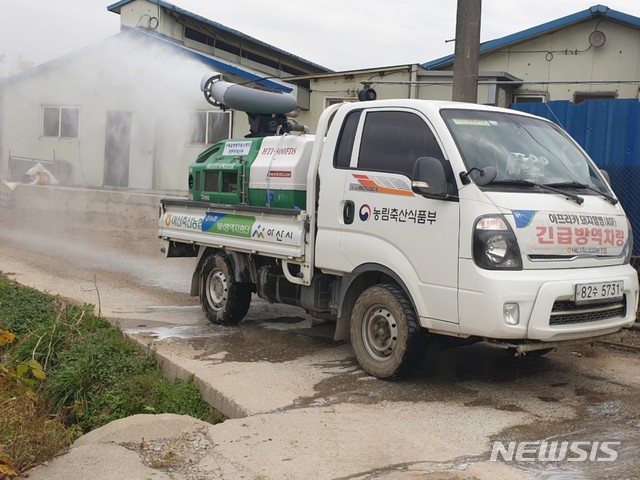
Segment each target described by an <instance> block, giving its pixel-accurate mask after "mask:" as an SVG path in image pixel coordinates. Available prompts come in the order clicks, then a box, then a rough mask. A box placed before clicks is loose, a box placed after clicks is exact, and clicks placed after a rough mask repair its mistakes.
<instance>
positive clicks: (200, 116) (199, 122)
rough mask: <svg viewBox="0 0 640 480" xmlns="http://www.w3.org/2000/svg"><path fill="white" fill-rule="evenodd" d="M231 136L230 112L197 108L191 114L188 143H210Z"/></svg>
mask: <svg viewBox="0 0 640 480" xmlns="http://www.w3.org/2000/svg"><path fill="white" fill-rule="evenodd" d="M230 137H231V112H222V111H205V110H199V111H197V112H193V114H191V121H190V122H189V144H190V145H212V144H214V143H216V142H219V141H220V140H224V139H225V138H230Z"/></svg>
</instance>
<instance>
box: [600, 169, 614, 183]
mask: <svg viewBox="0 0 640 480" xmlns="http://www.w3.org/2000/svg"><path fill="white" fill-rule="evenodd" d="M600 174H601V175H602V176H603V177H604V179H605V180H606V181H607V183H608V184H609V186H611V178H610V177H609V172H607V171H606V170H602V169H600Z"/></svg>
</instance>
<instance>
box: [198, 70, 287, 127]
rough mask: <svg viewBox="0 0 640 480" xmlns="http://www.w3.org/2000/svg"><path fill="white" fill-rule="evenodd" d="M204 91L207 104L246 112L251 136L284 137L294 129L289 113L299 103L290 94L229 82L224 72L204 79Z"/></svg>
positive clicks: (202, 82) (202, 86) (201, 84)
mask: <svg viewBox="0 0 640 480" xmlns="http://www.w3.org/2000/svg"><path fill="white" fill-rule="evenodd" d="M200 90H202V91H203V92H204V98H205V99H206V100H207V102H209V103H210V104H211V105H213V106H215V107H219V108H221V109H223V110H226V109H229V108H232V109H234V110H239V111H242V112H246V114H247V115H248V117H249V126H250V130H251V133H250V134H249V135H247V137H268V136H271V135H282V134H284V133H289V132H290V131H291V130H293V129H294V127H293V125H292V124H291V123H290V122H289V121H288V120H287V117H286V116H285V113H287V112H291V111H293V110H295V109H296V107H297V105H298V102H297V100H296V98H295V97H294V96H293V95H291V94H289V93H282V92H268V91H265V90H257V89H255V88H250V87H245V86H243V85H238V84H236V83H231V82H226V81H224V80H223V79H222V74H221V73H215V74H213V75H205V76H204V77H202V80H201V82H200Z"/></svg>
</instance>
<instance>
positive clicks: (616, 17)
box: [422, 5, 640, 70]
mask: <svg viewBox="0 0 640 480" xmlns="http://www.w3.org/2000/svg"><path fill="white" fill-rule="evenodd" d="M603 17H604V18H607V19H609V20H613V21H615V22H618V23H623V24H625V25H629V26H631V27H634V28H640V18H638V17H634V16H633V15H628V14H626V13H622V12H618V11H616V10H611V9H610V8H609V7H607V6H606V5H594V6H593V7H591V8H588V9H586V10H582V11H580V12H577V13H574V14H571V15H567V16H566V17H561V18H558V19H556V20H552V21H550V22H547V23H543V24H541V25H537V26H535V27H531V28H528V29H526V30H522V31H521V32H517V33H513V34H511V35H507V36H506V37H502V38H497V39H495V40H489V41H487V42H483V43H481V44H480V55H484V54H487V53H490V52H493V51H496V50H499V49H502V48H505V47H508V46H510V45H514V44H516V43H520V42H523V41H525V40H530V39H532V38H535V37H538V36H540V35H544V34H547V33H552V32H555V31H557V30H560V29H562V28H565V27H568V26H570V25H574V24H576V23H580V22H584V21H585V20H590V19H593V18H603ZM453 58H454V56H453V55H447V56H445V57H440V58H437V59H435V60H431V61H430V62H427V63H423V64H422V67H423V68H424V69H426V70H439V69H441V68H444V67H448V66H449V65H451V64H453Z"/></svg>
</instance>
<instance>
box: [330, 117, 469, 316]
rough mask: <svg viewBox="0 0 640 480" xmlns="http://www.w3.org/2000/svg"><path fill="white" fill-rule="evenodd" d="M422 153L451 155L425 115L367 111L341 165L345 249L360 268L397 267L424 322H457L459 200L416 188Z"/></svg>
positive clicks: (438, 156)
mask: <svg viewBox="0 0 640 480" xmlns="http://www.w3.org/2000/svg"><path fill="white" fill-rule="evenodd" d="M420 157H435V158H439V159H441V160H442V159H445V155H444V153H443V151H442V148H441V147H440V144H439V142H438V140H437V138H436V136H435V135H434V133H433V129H432V128H431V126H430V125H429V123H428V121H427V119H426V117H425V116H424V115H423V114H421V113H420V112H418V111H416V110H412V109H399V108H393V109H388V108H371V109H364V110H363V111H362V113H361V114H360V115H359V118H358V129H357V133H356V136H355V141H354V146H353V151H352V154H351V155H350V158H349V166H348V167H346V166H345V167H343V171H344V173H345V176H346V178H345V182H344V194H343V199H342V201H343V205H344V207H343V218H342V220H343V222H342V235H341V240H340V250H341V253H342V256H343V257H344V258H345V259H347V260H348V262H349V263H350V264H351V265H353V266H354V267H355V268H362V269H367V268H376V265H382V266H384V267H386V268H388V269H390V270H391V271H393V272H395V274H396V275H397V276H398V277H399V278H400V279H401V280H402V281H403V283H404V284H405V287H406V288H407V289H408V290H409V293H410V295H411V296H412V298H413V300H414V304H415V306H416V309H417V310H418V312H417V313H418V314H419V315H420V316H421V317H422V319H421V321H422V323H423V325H424V326H433V325H434V321H443V322H447V323H458V311H457V288H458V232H459V228H458V227H459V203H458V202H457V201H445V200H435V199H428V198H424V197H422V196H421V195H417V194H414V193H413V192H412V191H411V175H412V171H413V165H414V163H415V161H416V160H417V159H418V158H420ZM336 168H340V165H339V164H337V165H336ZM453 188H455V185H453ZM454 193H455V192H454ZM425 317H427V318H425Z"/></svg>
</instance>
